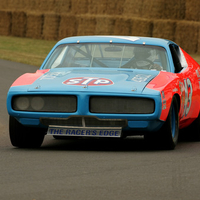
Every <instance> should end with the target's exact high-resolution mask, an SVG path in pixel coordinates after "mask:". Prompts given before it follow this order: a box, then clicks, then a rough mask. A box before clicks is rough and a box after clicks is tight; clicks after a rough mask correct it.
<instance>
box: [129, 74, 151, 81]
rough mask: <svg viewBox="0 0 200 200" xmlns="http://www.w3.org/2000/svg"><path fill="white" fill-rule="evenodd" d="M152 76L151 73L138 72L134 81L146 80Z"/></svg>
mask: <svg viewBox="0 0 200 200" xmlns="http://www.w3.org/2000/svg"><path fill="white" fill-rule="evenodd" d="M150 77H151V75H147V74H137V75H135V76H134V77H133V78H132V81H135V82H146V81H147V79H149V78H150Z"/></svg>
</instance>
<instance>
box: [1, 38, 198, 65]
mask: <svg viewBox="0 0 200 200" xmlns="http://www.w3.org/2000/svg"><path fill="white" fill-rule="evenodd" d="M56 42H57V41H46V40H36V39H30V38H20V37H7V36H0V59H4V60H11V61H14V62H19V63H24V64H29V65H34V66H38V67H39V66H41V64H42V62H43V61H44V59H45V57H46V56H47V54H48V53H49V51H50V50H51V49H52V47H53V46H54V45H55V44H56ZM191 56H192V57H193V58H194V59H195V60H196V61H197V62H198V63H200V55H197V54H192V55H191Z"/></svg>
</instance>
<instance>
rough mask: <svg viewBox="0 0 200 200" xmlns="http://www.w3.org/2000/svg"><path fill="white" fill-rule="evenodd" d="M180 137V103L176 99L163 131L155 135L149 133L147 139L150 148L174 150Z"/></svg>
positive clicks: (173, 100)
mask: <svg viewBox="0 0 200 200" xmlns="http://www.w3.org/2000/svg"><path fill="white" fill-rule="evenodd" d="M178 136H179V116H178V103H177V100H176V98H175V97H173V99H172V104H171V107H170V110H169V113H168V116H167V119H166V121H165V122H164V124H163V126H162V127H161V129H160V130H159V131H157V132H155V133H147V134H146V135H145V139H146V141H147V143H148V145H150V147H156V148H160V149H168V150H173V149H174V148H175V147H176V145H177V142H178Z"/></svg>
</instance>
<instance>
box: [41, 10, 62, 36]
mask: <svg viewBox="0 0 200 200" xmlns="http://www.w3.org/2000/svg"><path fill="white" fill-rule="evenodd" d="M59 23H60V16H59V15H57V14H55V13H47V14H44V25H43V38H44V39H45V40H57V39H58V30H59Z"/></svg>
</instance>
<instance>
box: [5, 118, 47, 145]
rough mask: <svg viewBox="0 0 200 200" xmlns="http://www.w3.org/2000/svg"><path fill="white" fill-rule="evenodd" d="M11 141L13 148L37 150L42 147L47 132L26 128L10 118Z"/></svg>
mask: <svg viewBox="0 0 200 200" xmlns="http://www.w3.org/2000/svg"><path fill="white" fill-rule="evenodd" d="M9 134H10V141H11V144H12V145H13V146H16V147H20V148H37V147H40V146H41V145H42V142H43V140H44V135H45V130H44V129H39V128H33V127H25V126H23V125H22V124H20V123H19V122H18V121H17V120H16V119H15V118H14V117H12V116H10V118H9Z"/></svg>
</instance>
